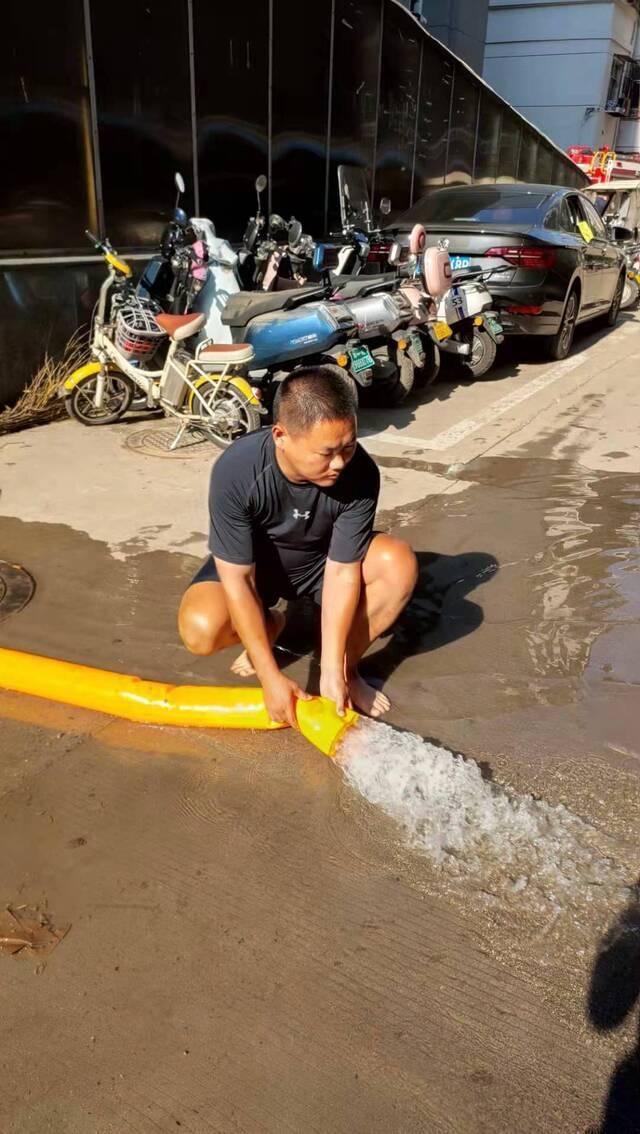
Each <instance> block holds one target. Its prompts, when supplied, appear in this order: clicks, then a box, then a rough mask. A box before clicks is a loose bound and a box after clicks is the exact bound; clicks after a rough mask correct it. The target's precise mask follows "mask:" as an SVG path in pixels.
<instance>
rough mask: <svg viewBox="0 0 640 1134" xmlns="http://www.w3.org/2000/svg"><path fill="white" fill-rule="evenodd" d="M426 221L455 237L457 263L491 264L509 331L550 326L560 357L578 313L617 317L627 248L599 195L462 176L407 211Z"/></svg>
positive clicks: (409, 221)
mask: <svg viewBox="0 0 640 1134" xmlns="http://www.w3.org/2000/svg"><path fill="white" fill-rule="evenodd" d="M418 222H419V223H420V224H423V225H424V227H425V228H426V230H427V242H428V244H429V245H431V246H434V245H437V244H438V242H439V241H440V240H443V239H447V240H448V242H449V243H448V249H449V254H450V256H451V262H452V267H453V270H454V273H455V272H461V273H462V272H463V271H468V270H469V269H470V268H471V269H473V268H474V267H481V268H482V269H483V271H486V272H488V273H489V274H488V275H487V276H486V277H485V283H486V286H487V287H488V289H489V291H490V292H491V294H492V296H493V297H494V300H495V303H496V307H497V309H498V311H499V313H500V320H501V322H502V324H503V326H504V329H505V332H506V333H507V334H510V335H523V334H528V335H531V334H533V335H544V336H545V338H546V344H547V349H548V353H549V355H550V357H551V358H566V356H567V355H568V354H569V351H570V350H571V344H572V342H573V335H574V331H575V328H576V325H577V324H578V323H582V322H585V321H586V320H587V319H593V318H595V317H597V316H602V317H603V318H604V320H606V322H607V323H608V324H609V326H613V325H614V323H615V322H616V320H617V318H618V313H619V310H620V300H621V298H622V290H623V287H624V281H625V263H624V258H623V256H622V254H621V252H620V250H619V248H617V247H616V245H615V244H614V243H613V242H612V241H610V240H609V239H608V237H607V232H606V229H605V227H604V225H603V223H602V221H601V220H600V217H599V216H598V213H597V212H596V210H595V208H594V207H593V205H592V203H591V201H589V200H588V199H587V197H585V196H584V194H583V193H580V192H579V191H578V190H576V189H561V188H559V187H558V186H557V185H513V184H512V185H460V186H452V187H450V188H446V189H434V190H432V192H431V193H429V194H427V196H426V197H423V198H422V199H421V200H420V201H418V202H417V203H416V204H415V205H413V207H412V208H411V209H409V211H408V212H406V213H403V214H402V216H401V217H399V218H398V219H397V220H396V222H395V224H394V226H393V228H394V230H395V231H399V232H406V231H408V230H409V229H410V228H411V226H412V225H413V224H416V223H418Z"/></svg>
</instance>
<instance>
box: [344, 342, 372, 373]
mask: <svg viewBox="0 0 640 1134" xmlns="http://www.w3.org/2000/svg"><path fill="white" fill-rule="evenodd" d="M348 354H349V359H350V361H351V369H352V370H353V373H354V374H360V373H361V372H362V371H363V370H370V369H371V367H372V366H373V365H374V360H373V355H372V353H371V351H370V350H369V348H368V347H366V346H358V347H351V350H350V351H349V352H348Z"/></svg>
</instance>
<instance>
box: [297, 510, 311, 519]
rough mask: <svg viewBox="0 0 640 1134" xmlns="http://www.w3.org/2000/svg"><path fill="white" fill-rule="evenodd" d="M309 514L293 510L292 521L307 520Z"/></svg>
mask: <svg viewBox="0 0 640 1134" xmlns="http://www.w3.org/2000/svg"><path fill="white" fill-rule="evenodd" d="M310 515H311V512H299V511H298V509H297V508H294V509H293V518H294V520H308V519H309V516H310Z"/></svg>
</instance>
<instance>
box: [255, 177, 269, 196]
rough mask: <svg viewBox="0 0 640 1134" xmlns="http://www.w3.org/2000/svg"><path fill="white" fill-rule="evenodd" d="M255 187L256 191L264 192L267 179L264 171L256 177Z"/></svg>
mask: <svg viewBox="0 0 640 1134" xmlns="http://www.w3.org/2000/svg"><path fill="white" fill-rule="evenodd" d="M255 187H256V193H264V191H265V189H266V188H267V179H266V177H265V175H264V173H261V174H260V176H259V177H256V180H255Z"/></svg>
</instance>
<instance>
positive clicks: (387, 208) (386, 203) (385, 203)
mask: <svg viewBox="0 0 640 1134" xmlns="http://www.w3.org/2000/svg"><path fill="white" fill-rule="evenodd" d="M380 212H381V213H382V215H383V216H384V217H388V216H389V213H390V212H391V198H390V197H381V198H380Z"/></svg>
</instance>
